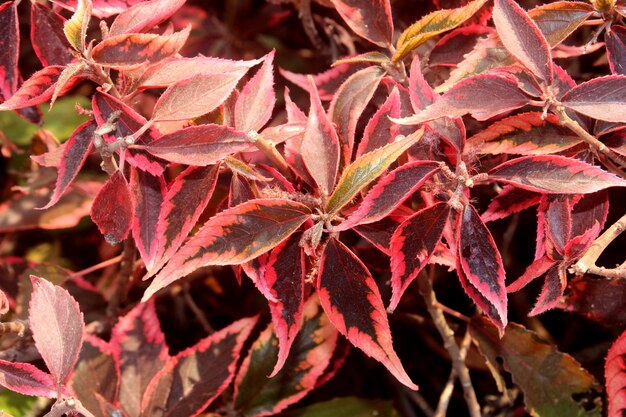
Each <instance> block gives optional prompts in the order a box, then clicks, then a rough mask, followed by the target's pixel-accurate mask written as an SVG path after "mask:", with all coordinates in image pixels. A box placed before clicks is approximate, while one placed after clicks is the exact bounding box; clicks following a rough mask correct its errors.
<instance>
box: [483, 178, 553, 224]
mask: <svg viewBox="0 0 626 417" xmlns="http://www.w3.org/2000/svg"><path fill="white" fill-rule="evenodd" d="M539 200H541V194H537V193H533V192H531V191H527V190H523V189H521V188H517V187H513V186H512V185H507V186H505V187H504V188H503V189H502V191H500V193H499V194H498V195H497V196H496V197H495V198H493V199H491V203H489V207H487V210H485V212H484V213H483V214H482V215H481V216H480V218H481V219H482V221H483V222H485V223H486V222H492V221H494V220H499V219H504V218H505V217H509V216H510V215H511V214H513V213H518V212H520V211H522V210H524V209H527V208H529V207H532V206H535V205H537V204H539Z"/></svg>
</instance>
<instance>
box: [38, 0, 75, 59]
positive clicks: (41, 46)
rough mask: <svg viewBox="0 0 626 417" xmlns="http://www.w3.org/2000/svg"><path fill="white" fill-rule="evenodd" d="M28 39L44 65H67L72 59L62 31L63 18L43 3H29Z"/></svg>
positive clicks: (71, 53)
mask: <svg viewBox="0 0 626 417" xmlns="http://www.w3.org/2000/svg"><path fill="white" fill-rule="evenodd" d="M30 19H31V24H30V41H31V44H32V46H33V50H34V51H35V54H36V55H37V57H38V58H39V61H41V63H42V65H43V66H44V67H47V66H48V65H67V64H69V63H70V62H72V60H74V54H73V52H72V47H71V45H70V44H69V42H68V41H67V38H66V37H65V34H64V33H63V25H64V24H65V19H64V18H63V17H62V16H61V15H59V14H58V13H55V12H54V11H52V10H51V9H50V8H49V7H48V6H46V5H44V4H43V3H39V2H35V3H32V4H31V11H30Z"/></svg>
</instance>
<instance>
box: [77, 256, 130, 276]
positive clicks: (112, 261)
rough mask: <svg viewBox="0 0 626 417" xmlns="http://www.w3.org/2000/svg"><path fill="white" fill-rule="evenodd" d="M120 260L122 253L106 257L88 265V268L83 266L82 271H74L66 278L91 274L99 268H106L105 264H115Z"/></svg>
mask: <svg viewBox="0 0 626 417" xmlns="http://www.w3.org/2000/svg"><path fill="white" fill-rule="evenodd" d="M121 260H122V255H118V256H116V257H115V258H111V259H107V260H106V261H104V262H100V263H99V264H96V265H93V266H90V267H89V268H85V269H83V270H82V271H78V272H74V273H72V274H70V275H69V276H68V278H76V277H81V276H84V275H87V274H91V273H92V272H95V271H97V270H99V269H103V268H106V267H107V266H111V265H115V264H116V263H118V262H120V261H121Z"/></svg>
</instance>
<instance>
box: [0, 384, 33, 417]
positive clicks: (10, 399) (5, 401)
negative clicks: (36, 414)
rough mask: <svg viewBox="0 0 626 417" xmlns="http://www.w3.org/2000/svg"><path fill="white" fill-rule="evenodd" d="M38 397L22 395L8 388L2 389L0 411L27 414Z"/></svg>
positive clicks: (0, 390)
mask: <svg viewBox="0 0 626 417" xmlns="http://www.w3.org/2000/svg"><path fill="white" fill-rule="evenodd" d="M36 401H37V397H31V396H30V395H22V394H18V393H17V392H13V391H9V390H8V389H0V412H5V413H8V414H10V415H12V416H25V415H26V414H28V412H29V411H31V410H32V408H33V406H34V405H35V402H36Z"/></svg>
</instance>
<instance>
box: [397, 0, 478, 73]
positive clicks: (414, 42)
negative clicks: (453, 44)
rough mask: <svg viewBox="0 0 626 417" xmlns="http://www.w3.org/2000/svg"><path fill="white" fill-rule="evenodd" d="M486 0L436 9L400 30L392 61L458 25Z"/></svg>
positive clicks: (398, 59) (399, 58)
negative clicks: (453, 7)
mask: <svg viewBox="0 0 626 417" xmlns="http://www.w3.org/2000/svg"><path fill="white" fill-rule="evenodd" d="M486 2H487V0H474V1H472V2H470V3H468V4H466V5H465V6H463V7H459V8H457V9H449V10H437V11H435V12H432V13H430V14H428V15H426V16H424V17H422V18H421V19H420V20H418V21H417V22H415V23H413V24H412V25H411V26H409V27H408V28H407V29H406V30H405V31H404V32H402V35H400V38H398V43H397V44H396V53H395V54H394V55H393V58H392V61H394V62H397V61H400V60H401V59H402V58H404V57H405V56H407V55H408V54H409V52H411V51H412V50H413V49H415V48H417V47H418V46H420V45H421V44H423V43H424V42H426V41H427V40H429V39H430V38H432V37H433V36H437V35H439V34H440V33H443V32H446V31H448V30H450V29H454V28H455V27H457V26H459V25H460V24H461V23H463V22H465V21H466V20H467V19H469V18H470V17H472V16H473V15H474V13H476V12H477V11H478V10H479V9H480V8H481V7H483V5H484V4H485V3H486Z"/></svg>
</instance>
